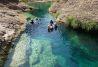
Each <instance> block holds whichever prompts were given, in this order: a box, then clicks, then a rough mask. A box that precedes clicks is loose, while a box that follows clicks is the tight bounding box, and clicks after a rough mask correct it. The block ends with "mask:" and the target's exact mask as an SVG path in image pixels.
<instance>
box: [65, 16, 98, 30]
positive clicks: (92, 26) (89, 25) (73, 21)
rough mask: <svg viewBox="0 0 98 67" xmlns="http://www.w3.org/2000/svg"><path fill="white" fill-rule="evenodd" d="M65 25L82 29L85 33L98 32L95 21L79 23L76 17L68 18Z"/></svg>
mask: <svg viewBox="0 0 98 67" xmlns="http://www.w3.org/2000/svg"><path fill="white" fill-rule="evenodd" d="M67 24H68V26H70V27H73V28H82V29H85V30H87V31H90V30H98V23H97V22H96V21H93V20H88V21H80V20H78V19H77V18H76V17H72V16H70V17H68V18H67Z"/></svg>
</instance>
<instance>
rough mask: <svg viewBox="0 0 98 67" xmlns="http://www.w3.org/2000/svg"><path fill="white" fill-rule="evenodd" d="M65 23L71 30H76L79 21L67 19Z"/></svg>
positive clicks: (73, 18) (71, 18)
mask: <svg viewBox="0 0 98 67" xmlns="http://www.w3.org/2000/svg"><path fill="white" fill-rule="evenodd" d="M67 22H68V23H67V24H68V26H71V27H73V28H78V27H79V26H80V21H79V20H78V19H77V18H75V17H71V16H70V17H68V18H67Z"/></svg>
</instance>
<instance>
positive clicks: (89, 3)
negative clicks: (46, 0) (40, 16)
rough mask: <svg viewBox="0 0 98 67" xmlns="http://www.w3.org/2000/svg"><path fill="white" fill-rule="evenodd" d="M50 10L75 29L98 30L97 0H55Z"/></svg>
mask: <svg viewBox="0 0 98 67" xmlns="http://www.w3.org/2000/svg"><path fill="white" fill-rule="evenodd" d="M49 11H50V12H52V13H54V15H55V17H56V18H57V21H60V22H64V23H65V24H66V25H67V26H70V27H72V28H74V29H75V28H76V29H77V28H81V29H85V30H88V31H89V30H98V23H97V22H98V15H97V14H98V13H97V11H98V1H97V0H59V1H58V0H55V1H54V3H53V5H52V6H51V8H50V9H49Z"/></svg>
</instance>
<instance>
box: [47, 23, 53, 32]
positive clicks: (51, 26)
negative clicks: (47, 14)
mask: <svg viewBox="0 0 98 67" xmlns="http://www.w3.org/2000/svg"><path fill="white" fill-rule="evenodd" d="M51 31H53V25H52V24H49V25H48V32H51Z"/></svg>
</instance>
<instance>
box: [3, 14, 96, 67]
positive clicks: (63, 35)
mask: <svg viewBox="0 0 98 67" xmlns="http://www.w3.org/2000/svg"><path fill="white" fill-rule="evenodd" d="M35 14H36V13H35ZM35 14H34V15H33V16H32V14H31V13H26V15H27V16H31V17H39V18H41V20H40V21H39V23H40V24H34V25H32V24H30V23H28V24H27V26H26V30H25V31H24V33H22V34H21V36H20V37H19V38H18V39H17V40H18V41H17V42H16V43H15V45H16V46H15V48H13V49H11V50H10V51H9V55H8V58H7V61H6V62H5V65H4V67H98V36H96V35H92V34H89V33H82V32H76V31H73V30H70V29H67V28H65V26H64V24H63V23H62V24H58V30H57V31H53V32H48V31H47V25H48V23H49V21H50V20H51V19H52V20H55V19H54V18H53V17H52V16H51V15H50V14H49V13H41V12H38V13H37V14H36V15H35ZM40 14H41V15H40Z"/></svg>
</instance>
